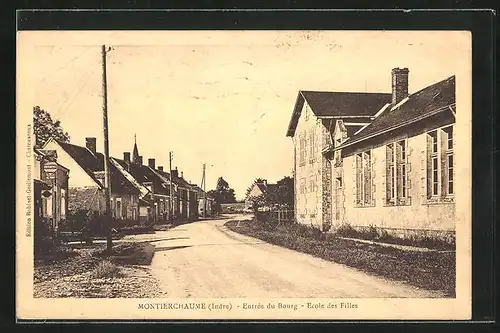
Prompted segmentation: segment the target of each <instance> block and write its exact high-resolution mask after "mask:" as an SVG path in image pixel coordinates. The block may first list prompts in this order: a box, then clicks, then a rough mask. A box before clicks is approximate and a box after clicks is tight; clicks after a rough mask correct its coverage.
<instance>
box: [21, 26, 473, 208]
mask: <svg viewBox="0 0 500 333" xmlns="http://www.w3.org/2000/svg"><path fill="white" fill-rule="evenodd" d="M27 34H30V32H27ZM28 36H30V38H26V41H27V42H30V43H33V44H34V45H37V46H36V47H35V48H34V49H33V53H32V55H33V57H31V60H33V61H36V66H34V68H35V73H34V75H35V76H34V79H33V80H34V82H33V84H34V85H35V91H34V96H33V99H34V101H33V105H39V106H40V107H41V108H43V109H45V110H46V111H49V112H50V114H51V115H52V117H53V118H55V119H59V120H61V123H62V126H63V128H64V129H65V130H66V131H67V132H69V134H70V136H71V143H74V144H78V145H85V137H91V136H92V137H97V144H98V150H99V151H101V152H102V151H103V134H102V110H101V107H102V98H101V84H102V81H101V75H102V71H101V53H100V51H101V48H100V45H101V44H102V43H106V44H109V45H110V46H113V47H114V50H113V51H111V52H110V53H109V54H108V59H107V72H108V79H107V81H108V112H109V139H110V152H111V155H112V156H115V157H118V158H123V152H124V151H132V147H133V143H134V133H135V134H136V135H137V143H138V147H139V153H140V154H141V155H142V156H143V159H144V163H145V164H146V163H147V159H148V158H151V157H153V158H156V165H163V166H164V168H165V169H166V170H167V169H168V152H169V151H173V154H174V160H173V166H174V167H175V166H177V167H178V168H179V171H183V172H184V177H185V178H186V179H187V180H189V181H191V182H193V183H196V184H200V181H201V176H202V164H203V163H206V164H207V190H210V189H213V188H215V184H216V181H217V178H218V177H220V176H222V177H224V179H226V181H227V182H228V183H229V185H230V186H231V187H232V188H234V189H235V191H236V196H237V198H238V199H242V198H243V196H244V194H245V189H246V188H247V187H248V186H249V185H250V184H251V183H252V181H253V180H254V179H255V178H257V177H261V178H267V179H268V181H269V182H275V181H277V180H279V179H281V178H282V177H283V176H287V175H288V176H289V175H291V171H292V169H293V144H292V140H291V139H290V138H287V137H286V130H287V127H288V123H289V120H290V116H291V114H292V110H293V107H294V103H295V99H296V96H297V93H298V90H327V91H353V92H354V91H360V92H363V91H370V92H390V90H391V74H390V71H391V69H392V68H394V67H408V68H409V70H410V73H409V91H410V93H412V92H414V91H416V90H419V89H421V88H423V87H425V86H427V85H430V84H432V83H434V82H437V81H440V80H442V79H444V78H446V77H448V76H450V75H453V74H456V73H457V71H458V70H460V69H461V68H464V66H467V65H468V63H467V61H469V58H467V57H462V56H457V54H463V52H464V51H467V50H468V49H469V47H470V44H469V42H470V40H469V39H468V38H469V36H468V35H467V34H464V33H454V32H449V33H446V32H411V33H410V32H360V31H358V32H354V31H353V32H347V31H329V32H319V31H315V32H300V31H296V32H291V31H261V32H258V31H245V32H243V31H231V32H230V31H204V32H187V31H186V32H179V31H178V32H173V31H170V32H168V31H163V32H31V35H28Z"/></svg>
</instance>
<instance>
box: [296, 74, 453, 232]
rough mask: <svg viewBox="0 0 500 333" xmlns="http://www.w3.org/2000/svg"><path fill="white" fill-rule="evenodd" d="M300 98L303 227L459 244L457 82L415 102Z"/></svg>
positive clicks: (366, 96) (402, 84)
mask: <svg viewBox="0 0 500 333" xmlns="http://www.w3.org/2000/svg"><path fill="white" fill-rule="evenodd" d="M391 74H392V93H359V92H329V91H299V93H298V96H297V99H296V102H295V107H294V110H293V114H292V117H291V120H290V123H289V126H288V132H287V136H288V137H291V138H292V140H293V144H294V177H295V179H294V181H295V207H294V209H295V219H296V220H297V221H298V222H299V223H303V224H308V225H315V226H317V227H318V228H321V229H322V230H330V229H332V227H333V229H335V227H338V226H340V225H342V224H350V225H351V226H353V227H355V228H361V227H367V226H375V227H376V228H379V229H383V230H386V231H387V232H389V233H395V234H399V235H401V234H404V235H408V234H413V233H418V234H429V235H432V236H436V235H437V236H440V237H447V238H448V237H454V230H455V192H456V188H455V185H454V184H455V183H454V182H455V170H456V167H455V163H456V162H455V158H454V151H455V140H454V123H455V114H456V104H455V76H451V77H448V78H445V79H443V80H442V81H439V82H436V83H433V84H431V85H429V86H427V87H425V88H423V89H421V90H419V91H417V92H414V93H412V94H409V93H408V77H409V70H408V69H407V68H395V69H393V70H392V73H391Z"/></svg>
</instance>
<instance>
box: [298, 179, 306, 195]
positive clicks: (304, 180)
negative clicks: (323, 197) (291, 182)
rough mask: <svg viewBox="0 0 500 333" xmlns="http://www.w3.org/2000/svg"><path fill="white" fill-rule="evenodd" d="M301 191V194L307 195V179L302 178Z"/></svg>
mask: <svg viewBox="0 0 500 333" xmlns="http://www.w3.org/2000/svg"><path fill="white" fill-rule="evenodd" d="M299 191H300V194H304V193H306V179H305V178H300V187H299Z"/></svg>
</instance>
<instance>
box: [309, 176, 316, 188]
mask: <svg viewBox="0 0 500 333" xmlns="http://www.w3.org/2000/svg"><path fill="white" fill-rule="evenodd" d="M315 180H316V179H315V177H314V176H309V192H314V191H315V185H314V182H315Z"/></svg>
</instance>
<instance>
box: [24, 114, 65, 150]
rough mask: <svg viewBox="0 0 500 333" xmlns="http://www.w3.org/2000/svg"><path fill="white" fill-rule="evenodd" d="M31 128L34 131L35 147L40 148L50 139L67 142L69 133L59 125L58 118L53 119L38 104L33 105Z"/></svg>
mask: <svg viewBox="0 0 500 333" xmlns="http://www.w3.org/2000/svg"><path fill="white" fill-rule="evenodd" d="M33 128H34V131H35V147H36V148H41V147H43V145H45V143H46V142H47V141H48V140H49V139H50V138H54V139H56V140H59V141H62V142H69V139H70V137H69V134H68V132H65V131H64V130H63V128H62V127H61V122H60V121H59V120H55V121H54V120H53V119H52V117H51V116H50V113H48V112H47V111H45V110H43V109H41V108H40V107H39V106H35V107H33Z"/></svg>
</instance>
